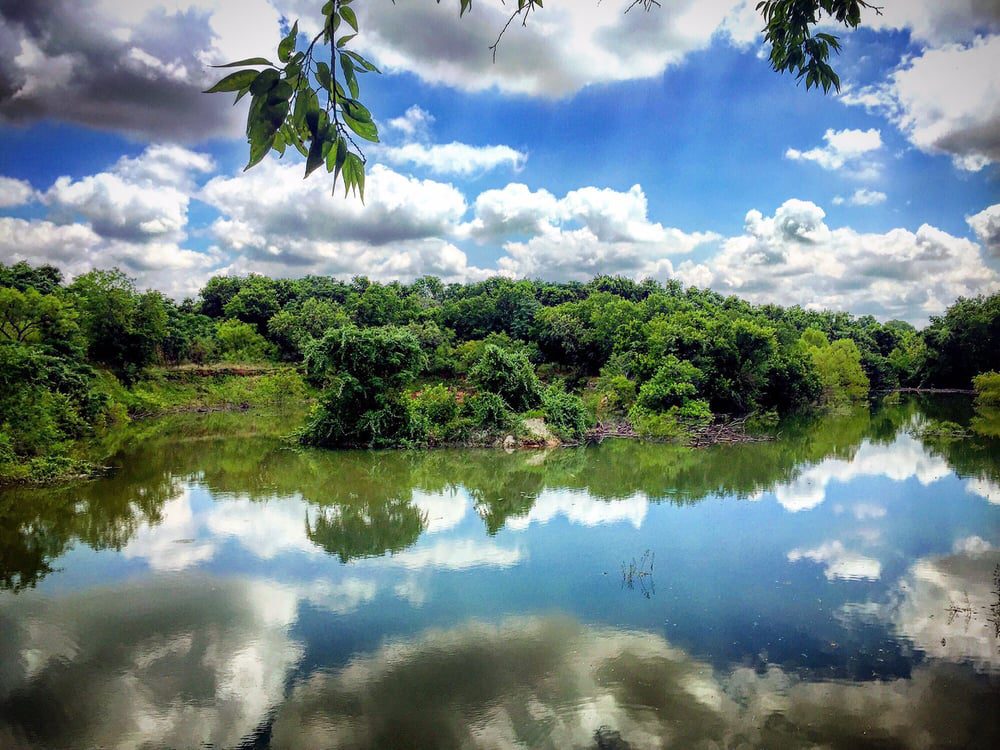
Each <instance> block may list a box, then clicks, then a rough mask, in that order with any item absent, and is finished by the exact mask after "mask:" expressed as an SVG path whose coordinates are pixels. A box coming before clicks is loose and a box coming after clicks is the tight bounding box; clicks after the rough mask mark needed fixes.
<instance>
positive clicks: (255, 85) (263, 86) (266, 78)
mask: <svg viewBox="0 0 1000 750" xmlns="http://www.w3.org/2000/svg"><path fill="white" fill-rule="evenodd" d="M251 72H255V71H251ZM277 83H278V71H276V70H274V69H273V68H268V69H267V70H265V71H263V72H262V73H259V74H258V75H257V76H256V77H254V79H253V82H252V83H251V84H250V93H251V94H253V95H254V96H260V95H262V94H266V93H267V92H268V91H270V90H271V88H272V87H274V85H275V84H277Z"/></svg>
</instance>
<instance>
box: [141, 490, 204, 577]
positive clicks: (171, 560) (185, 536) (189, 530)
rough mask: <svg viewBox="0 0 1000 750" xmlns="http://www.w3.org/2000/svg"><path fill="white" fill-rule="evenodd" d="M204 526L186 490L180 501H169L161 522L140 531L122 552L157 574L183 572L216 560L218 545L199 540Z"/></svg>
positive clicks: (165, 506) (164, 508) (178, 499)
mask: <svg viewBox="0 0 1000 750" xmlns="http://www.w3.org/2000/svg"><path fill="white" fill-rule="evenodd" d="M200 526H201V524H200V523H199V521H198V520H197V519H196V518H195V514H194V511H193V509H192V508H191V493H190V491H189V490H184V492H182V494H181V495H180V496H179V497H176V498H174V499H172V500H168V501H167V502H166V503H164V505H163V508H162V510H161V511H160V521H159V523H157V524H155V525H146V526H142V527H141V528H140V529H138V530H137V531H136V533H135V535H134V536H133V537H132V538H131V539H130V540H129V543H128V544H127V545H126V546H125V548H124V549H123V550H122V556H123V557H124V558H125V559H127V560H129V559H133V558H138V559H141V560H145V561H146V563H147V564H148V565H149V567H150V568H151V569H153V570H158V571H164V570H169V571H177V570H184V569H185V568H189V567H192V566H195V565H198V564H200V563H204V562H207V561H209V560H211V559H212V558H213V557H214V556H215V543H214V541H212V540H209V539H199V538H198V533H199V529H200Z"/></svg>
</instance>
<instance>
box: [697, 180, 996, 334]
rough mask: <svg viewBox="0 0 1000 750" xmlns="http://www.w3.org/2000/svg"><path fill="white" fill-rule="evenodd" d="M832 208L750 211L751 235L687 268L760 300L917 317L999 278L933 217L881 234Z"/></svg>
mask: <svg viewBox="0 0 1000 750" xmlns="http://www.w3.org/2000/svg"><path fill="white" fill-rule="evenodd" d="M825 217H826V214H825V212H824V211H823V209H821V208H820V207H819V206H817V205H816V204H814V203H811V202H809V201H802V200H788V201H786V202H785V203H783V204H782V205H781V206H780V207H779V208H778V209H777V210H776V211H775V213H774V215H773V216H771V217H765V216H764V215H763V214H762V213H761V212H760V211H757V210H753V211H750V212H749V213H747V215H746V220H745V225H744V232H743V234H742V235H739V236H736V237H732V238H729V239H728V240H726V241H725V242H724V243H723V246H722V249H721V251H720V252H719V253H718V254H716V255H714V256H713V257H711V258H710V259H709V260H707V261H706V262H705V263H702V264H698V265H697V266H693V267H691V269H690V270H688V271H686V273H691V272H692V271H698V272H699V273H701V274H702V279H703V280H704V281H707V282H708V284H709V285H710V286H712V287H713V288H715V289H717V290H718V291H720V292H724V293H731V294H738V295H740V296H743V297H746V298H748V299H750V300H752V301H754V302H761V303H762V302H778V303H781V304H801V305H804V306H806V307H808V308H810V309H841V310H851V311H853V312H855V313H870V314H873V315H878V316H881V317H884V318H902V319H906V320H911V321H915V322H920V321H923V320H926V318H927V317H928V316H929V315H936V314H938V313H941V312H943V311H944V309H945V307H947V305H949V304H950V303H951V302H952V301H953V300H955V299H956V298H957V297H960V296H965V297H969V296H974V295H976V294H980V293H990V292H992V291H995V290H996V289H998V288H1000V276H998V274H997V273H996V271H994V270H993V269H992V268H990V267H989V266H987V265H986V264H985V263H984V259H983V255H982V252H981V248H980V247H979V246H978V245H977V244H975V243H974V242H971V241H970V240H967V239H964V238H960V237H955V236H953V235H950V234H948V233H947V232H944V231H942V230H940V229H937V228H935V227H932V226H930V225H928V224H924V225H922V226H921V227H919V228H918V229H917V231H916V232H911V231H909V230H907V229H892V230H889V231H888V232H885V233H882V234H879V233H870V234H863V233H860V232H857V231H855V230H853V229H851V228H848V227H844V228H841V229H831V228H830V227H828V226H827V225H826V224H825V223H824V219H825ZM679 270H680V269H679ZM680 275H681V276H682V277H683V275H684V274H683V273H681V274H680Z"/></svg>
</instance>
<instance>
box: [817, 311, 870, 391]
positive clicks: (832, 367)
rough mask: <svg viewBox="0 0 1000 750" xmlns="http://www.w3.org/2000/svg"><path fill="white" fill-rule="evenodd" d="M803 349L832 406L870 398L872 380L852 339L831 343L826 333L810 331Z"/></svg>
mask: <svg viewBox="0 0 1000 750" xmlns="http://www.w3.org/2000/svg"><path fill="white" fill-rule="evenodd" d="M801 343H802V346H803V347H804V348H805V349H806V351H807V352H808V353H809V355H810V356H811V357H812V360H813V365H814V366H815V368H816V373H817V374H818V375H819V380H820V384H821V385H822V388H823V397H822V398H823V400H824V401H825V402H826V403H828V404H836V403H843V402H845V401H857V400H861V399H865V398H867V397H868V389H869V384H868V377H867V376H866V375H865V372H864V370H863V369H862V368H861V352H860V351H858V347H857V344H855V343H854V342H853V341H851V340H850V339H837V340H836V341H834V342H833V343H831V342H830V341H829V340H828V339H827V337H826V334H824V333H823V332H822V331H819V330H817V329H815V328H809V329H807V330H806V331H805V332H804V333H803V334H802V339H801Z"/></svg>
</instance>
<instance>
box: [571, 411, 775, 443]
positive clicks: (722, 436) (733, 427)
mask: <svg viewBox="0 0 1000 750" xmlns="http://www.w3.org/2000/svg"><path fill="white" fill-rule="evenodd" d="M751 416H752V415H750V414H748V415H746V416H744V417H738V418H737V419H729V418H728V417H721V418H720V419H718V420H716V421H715V422H712V423H711V424H708V425H705V426H704V427H696V428H693V429H692V430H691V431H690V433H689V434H688V436H687V437H686V438H685V439H683V440H681V441H680V442H683V443H684V444H686V445H689V446H691V447H692V448H705V447H707V446H710V445H729V444H736V443H764V442H768V441H770V440H774V439H775V436H774V435H750V434H748V433H747V431H746V423H747V420H748V419H749V418H750V417H751ZM608 438H622V439H626V440H641V439H644V438H643V437H642V436H641V435H639V434H638V433H637V432H636V431H635V428H634V427H633V426H632V425H631V423H629V422H628V421H622V422H598V423H597V425H595V426H594V427H592V428H591V429H589V430H588V431H587V433H586V434H585V435H584V439H583V442H585V443H601V442H603V441H604V440H606V439H608Z"/></svg>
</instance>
